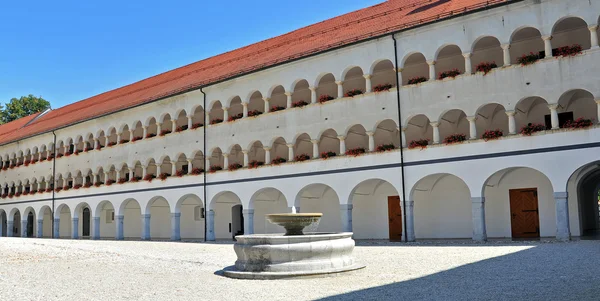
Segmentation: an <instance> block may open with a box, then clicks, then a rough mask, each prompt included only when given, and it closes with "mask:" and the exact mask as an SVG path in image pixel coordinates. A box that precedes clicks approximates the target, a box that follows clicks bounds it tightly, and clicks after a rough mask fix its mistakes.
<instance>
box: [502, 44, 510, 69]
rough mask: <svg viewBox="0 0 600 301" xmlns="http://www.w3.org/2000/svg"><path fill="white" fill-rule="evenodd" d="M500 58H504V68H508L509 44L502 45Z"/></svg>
mask: <svg viewBox="0 0 600 301" xmlns="http://www.w3.org/2000/svg"><path fill="white" fill-rule="evenodd" d="M500 47H502V57H503V58H504V66H510V44H502V45H500Z"/></svg>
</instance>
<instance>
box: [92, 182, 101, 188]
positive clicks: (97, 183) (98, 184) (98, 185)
mask: <svg viewBox="0 0 600 301" xmlns="http://www.w3.org/2000/svg"><path fill="white" fill-rule="evenodd" d="M100 186H102V182H96V183H94V187H100Z"/></svg>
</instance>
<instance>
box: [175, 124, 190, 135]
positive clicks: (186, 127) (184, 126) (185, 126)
mask: <svg viewBox="0 0 600 301" xmlns="http://www.w3.org/2000/svg"><path fill="white" fill-rule="evenodd" d="M187 129H188V126H187V124H186V125H182V126H178V127H177V128H176V129H175V131H176V132H178V133H179V132H183V131H185V130H187Z"/></svg>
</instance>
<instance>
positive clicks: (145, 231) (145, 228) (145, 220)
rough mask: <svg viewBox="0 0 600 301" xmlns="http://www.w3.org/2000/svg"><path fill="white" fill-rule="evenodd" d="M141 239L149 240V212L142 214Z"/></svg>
mask: <svg viewBox="0 0 600 301" xmlns="http://www.w3.org/2000/svg"><path fill="white" fill-rule="evenodd" d="M142 240H150V214H142Z"/></svg>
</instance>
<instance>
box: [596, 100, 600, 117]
mask: <svg viewBox="0 0 600 301" xmlns="http://www.w3.org/2000/svg"><path fill="white" fill-rule="evenodd" d="M596 111H597V112H596V120H598V123H600V99H596Z"/></svg>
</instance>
